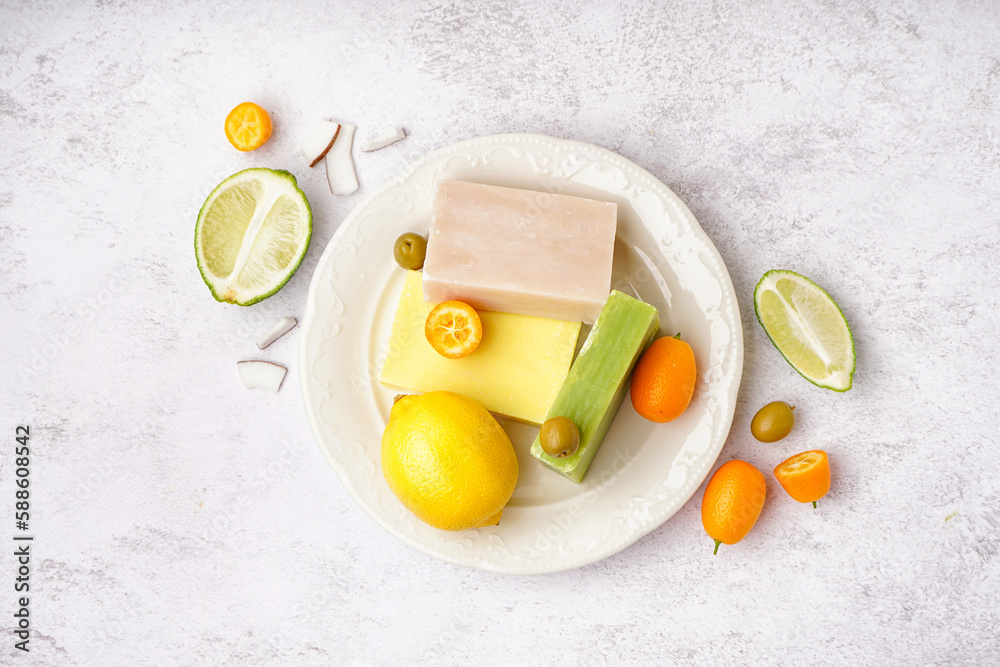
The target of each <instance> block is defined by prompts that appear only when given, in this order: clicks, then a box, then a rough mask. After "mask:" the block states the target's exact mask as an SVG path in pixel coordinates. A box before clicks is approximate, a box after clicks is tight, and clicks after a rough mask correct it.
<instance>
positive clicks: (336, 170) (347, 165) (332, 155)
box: [326, 123, 358, 195]
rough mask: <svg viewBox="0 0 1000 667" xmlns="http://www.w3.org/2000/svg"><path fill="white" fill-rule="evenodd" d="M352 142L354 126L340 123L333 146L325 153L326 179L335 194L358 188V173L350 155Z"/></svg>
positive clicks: (344, 193) (347, 192) (350, 191)
mask: <svg viewBox="0 0 1000 667" xmlns="http://www.w3.org/2000/svg"><path fill="white" fill-rule="evenodd" d="M353 143H354V126H353V125H348V124H347V123H342V124H341V126H340V132H339V133H338V134H337V140H336V141H334V142H333V148H331V149H330V152H328V153H327V154H326V181H327V183H329V184H330V192H332V193H333V194H335V195H349V194H351V193H352V192H354V191H355V190H357V189H358V174H357V172H356V171H354V158H352V157H351V145H352V144H353Z"/></svg>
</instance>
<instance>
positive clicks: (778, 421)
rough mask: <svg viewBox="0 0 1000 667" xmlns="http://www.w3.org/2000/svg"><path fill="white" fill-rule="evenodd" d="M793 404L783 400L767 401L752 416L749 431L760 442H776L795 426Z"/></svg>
mask: <svg viewBox="0 0 1000 667" xmlns="http://www.w3.org/2000/svg"><path fill="white" fill-rule="evenodd" d="M794 409H795V406H794V405H789V404H788V403H785V402H784V401H774V402H773V403H768V404H767V405H765V406H764V407H762V408H761V409H760V410H758V411H757V414H755V415H754V416H753V420H752V421H751V422H750V433H752V434H753V437H755V438H757V439H758V440H760V441H761V442H777V441H778V440H781V439H782V438H784V437H785V436H786V435H788V434H789V433H790V432H791V430H792V427H793V426H795V415H794V414H792V410H794Z"/></svg>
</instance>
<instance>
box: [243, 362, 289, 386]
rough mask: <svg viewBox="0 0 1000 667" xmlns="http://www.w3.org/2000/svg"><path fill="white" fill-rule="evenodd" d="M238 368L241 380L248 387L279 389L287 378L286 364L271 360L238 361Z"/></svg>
mask: <svg viewBox="0 0 1000 667" xmlns="http://www.w3.org/2000/svg"><path fill="white" fill-rule="evenodd" d="M236 369H237V370H238V371H239V372H240V380H242V381H243V386H244V387H246V388H247V389H267V390H268V391H278V389H280V388H281V381H282V380H284V379H285V373H287V372H288V370H287V369H286V368H285V367H284V366H279V365H278V364H272V363H271V362H270V361H237V362H236Z"/></svg>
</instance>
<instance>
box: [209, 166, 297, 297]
mask: <svg viewBox="0 0 1000 667" xmlns="http://www.w3.org/2000/svg"><path fill="white" fill-rule="evenodd" d="M311 236H312V209H310V208H309V202H308V201H306V196H305V193H303V192H302V190H300V189H299V187H298V185H297V184H296V182H295V177H294V176H292V175H291V174H290V173H288V172H287V171H275V170H273V169H245V170H243V171H241V172H237V173H235V174H233V175H232V176H230V177H229V178H227V179H226V180H224V181H222V183H219V185H218V186H217V187H216V188H215V190H213V191H212V194H210V195H209V196H208V199H206V200H205V204H204V205H203V206H202V207H201V211H200V212H199V213H198V224H197V225H195V229H194V251H195V255H196V257H197V259H198V269H199V270H200V271H201V277H202V278H204V279H205V284H206V285H208V288H209V289H210V290H212V296H214V297H215V298H216V300H218V301H225V302H226V303H235V304H239V305H241V306H249V305H251V304H254V303H257V302H258V301H260V300H261V299H266V298H267V297H269V296H271V295H272V294H274V293H275V292H277V291H278V290H279V289H281V288H282V286H283V285H284V284H285V283H287V282H288V279H289V278H291V277H292V275H293V274H294V273H295V271H296V269H298V268H299V264H301V263H302V257H303V256H305V254H306V248H308V247H309V239H310V237H311Z"/></svg>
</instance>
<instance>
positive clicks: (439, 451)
mask: <svg viewBox="0 0 1000 667" xmlns="http://www.w3.org/2000/svg"><path fill="white" fill-rule="evenodd" d="M382 474H383V475H385V481H386V482H387V483H388V484H389V488H390V489H392V492H393V493H395V494H396V497H397V498H399V500H400V502H402V503H403V504H404V505H405V506H406V508H407V509H408V510H410V511H411V512H413V513H414V514H415V515H417V517H418V518H419V519H420V520H422V521H424V522H426V523H428V524H430V525H432V526H434V527H435V528H440V529H442V530H464V529H466V528H477V527H480V526H494V525H496V524H498V523H500V515H501V513H502V512H503V508H504V505H506V504H507V501H508V500H510V496H511V494H513V493H514V486H515V485H516V484H517V456H516V455H515V454H514V447H513V445H511V443H510V438H508V437H507V434H506V433H505V432H504V430H503V428H502V427H501V426H500V424H498V423H497V420H496V419H494V418H493V415H491V414H490V413H489V411H488V410H487V409H486V408H484V407H483V406H482V405H480V404H479V403H477V402H476V401H474V400H472V399H471V398H467V397H465V396H461V395H459V394H455V393H452V392H450V391H432V392H430V393H427V394H423V395H422V396H403V397H401V398H399V399H398V400H397V401H396V403H395V405H393V406H392V412H390V413H389V424H388V425H387V426H386V427H385V432H384V433H383V434H382Z"/></svg>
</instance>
